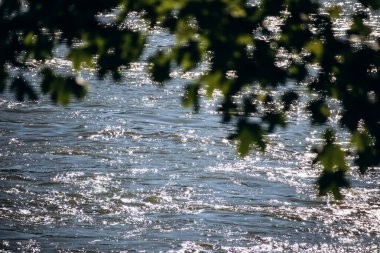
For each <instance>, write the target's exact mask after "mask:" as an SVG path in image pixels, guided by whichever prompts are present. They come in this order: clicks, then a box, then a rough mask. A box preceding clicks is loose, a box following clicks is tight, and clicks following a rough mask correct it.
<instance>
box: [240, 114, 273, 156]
mask: <svg viewBox="0 0 380 253" xmlns="http://www.w3.org/2000/svg"><path fill="white" fill-rule="evenodd" d="M234 139H237V140H238V145H237V149H238V153H239V155H240V156H246V155H247V154H248V153H249V151H250V150H251V148H252V147H253V146H255V147H257V148H258V149H259V150H261V151H264V150H265V147H266V141H265V138H264V130H263V129H262V128H261V126H260V125H259V124H256V123H248V122H245V121H241V122H240V123H239V125H238V129H237V134H236V135H235V136H234Z"/></svg>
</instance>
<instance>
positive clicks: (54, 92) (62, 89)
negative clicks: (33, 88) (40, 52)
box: [41, 69, 87, 105]
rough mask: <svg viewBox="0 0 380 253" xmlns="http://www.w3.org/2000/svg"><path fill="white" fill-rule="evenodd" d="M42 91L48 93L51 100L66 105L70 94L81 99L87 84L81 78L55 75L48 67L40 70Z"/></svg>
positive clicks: (85, 91)
mask: <svg viewBox="0 0 380 253" xmlns="http://www.w3.org/2000/svg"><path fill="white" fill-rule="evenodd" d="M41 75H42V83H41V88H42V92H43V93H45V94H46V93H48V94H50V96H51V99H52V101H53V102H55V103H58V104H60V105H67V104H68V103H69V102H70V98H71V96H74V97H75V98H77V99H82V98H84V96H85V95H86V93H87V85H86V83H85V82H84V81H83V80H80V79H78V78H74V77H72V76H57V75H55V74H54V73H53V72H52V71H51V70H50V69H44V70H42V71H41Z"/></svg>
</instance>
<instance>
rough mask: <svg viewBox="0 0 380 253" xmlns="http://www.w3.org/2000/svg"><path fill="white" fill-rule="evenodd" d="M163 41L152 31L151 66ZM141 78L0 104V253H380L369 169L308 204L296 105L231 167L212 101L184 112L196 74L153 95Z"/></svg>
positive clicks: (375, 192)
mask: <svg viewBox="0 0 380 253" xmlns="http://www.w3.org/2000/svg"><path fill="white" fill-rule="evenodd" d="M172 42H173V38H172V37H171V36H169V35H168V34H166V33H165V32H163V31H160V30H157V31H155V32H153V33H152V36H151V40H150V42H149V45H148V52H147V54H149V50H150V51H152V50H156V49H157V47H161V46H167V45H170V44H171V43H172ZM50 64H51V65H52V66H55V67H56V68H58V69H60V70H62V71H66V70H68V69H70V63H68V62H66V61H64V60H62V59H60V58H59V57H58V58H57V59H54V60H52V62H51V63H50ZM144 68H146V63H145V62H144V61H141V62H138V63H135V64H133V66H132V68H131V69H130V70H127V71H126V73H125V80H124V81H122V82H120V83H115V82H113V81H112V80H103V81H99V80H97V79H96V78H95V76H94V74H93V73H91V72H88V71H87V72H86V71H84V72H83V73H82V75H83V77H84V78H85V79H86V80H89V82H90V83H91V89H90V93H89V95H88V98H86V99H85V100H84V101H82V102H73V103H71V104H70V105H69V106H67V107H59V106H54V105H52V104H51V102H50V101H49V100H48V99H47V98H46V99H42V100H41V101H39V102H24V103H18V102H14V101H13V100H12V98H11V97H7V96H2V97H1V98H0V252H379V251H380V204H379V196H380V195H379V191H380V174H379V170H378V169H375V170H374V171H373V172H371V173H369V174H368V175H366V176H364V177H360V176H359V175H358V173H357V172H356V171H353V172H352V175H351V181H352V188H351V189H349V190H346V191H345V192H344V194H345V196H346V198H345V200H344V201H342V202H340V203H335V202H332V201H331V199H329V198H319V197H317V194H316V190H315V188H314V182H315V180H316V177H317V176H318V170H317V169H315V168H312V167H311V160H312V158H313V154H312V153H311V152H310V148H311V147H312V146H313V145H315V144H316V143H319V142H320V139H319V138H320V129H315V128H311V127H310V125H309V122H308V115H307V114H306V113H305V112H304V111H303V110H302V109H301V106H300V107H299V108H294V109H293V111H292V113H291V115H290V120H291V124H290V126H289V127H288V128H286V129H279V130H278V131H277V132H276V133H275V134H273V135H271V136H269V138H270V139H271V141H272V142H271V144H270V145H269V148H268V151H267V152H266V153H265V154H263V153H257V152H252V153H251V155H249V156H248V157H247V158H244V159H241V158H239V157H238V156H237V154H236V150H235V144H234V143H233V142H231V141H229V140H227V138H226V137H227V136H228V134H229V133H231V132H232V131H233V126H231V125H225V124H222V123H220V115H218V114H216V113H215V105H216V103H217V100H218V94H215V98H214V99H210V100H205V101H203V102H202V110H201V112H200V113H199V114H194V113H193V112H192V111H191V109H187V108H183V107H181V106H180V101H181V94H182V92H183V87H184V85H185V84H186V83H187V82H188V80H189V79H191V78H192V77H193V76H196V75H198V74H199V73H197V72H193V73H186V74H181V73H173V76H174V77H175V78H174V79H173V81H171V82H170V83H168V84H167V85H166V86H163V87H158V86H156V85H154V84H152V82H151V81H150V79H149V77H148V76H147V75H146V74H144V71H143V70H144ZM28 78H30V79H32V80H33V79H35V80H36V79H37V78H38V77H37V75H36V73H35V72H33V71H31V73H30V76H28ZM340 137H341V139H342V140H344V137H345V136H344V133H342V136H340Z"/></svg>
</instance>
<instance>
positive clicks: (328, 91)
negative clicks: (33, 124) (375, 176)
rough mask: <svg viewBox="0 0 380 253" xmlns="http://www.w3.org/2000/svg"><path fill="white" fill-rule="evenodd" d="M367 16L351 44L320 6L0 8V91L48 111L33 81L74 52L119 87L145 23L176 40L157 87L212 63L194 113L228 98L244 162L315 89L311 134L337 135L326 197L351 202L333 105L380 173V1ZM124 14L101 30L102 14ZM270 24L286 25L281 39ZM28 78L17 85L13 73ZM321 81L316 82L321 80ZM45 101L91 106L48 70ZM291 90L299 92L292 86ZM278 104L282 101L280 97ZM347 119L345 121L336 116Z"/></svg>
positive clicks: (229, 1) (329, 156)
mask: <svg viewBox="0 0 380 253" xmlns="http://www.w3.org/2000/svg"><path fill="white" fill-rule="evenodd" d="M359 2H360V3H361V4H362V5H363V6H365V7H367V9H366V11H357V12H356V13H354V14H353V15H352V17H351V18H350V21H351V27H350V28H349V29H348V31H346V34H345V36H339V37H338V36H337V35H336V34H335V33H334V29H333V27H334V20H336V19H337V18H339V17H340V11H341V10H340V7H337V6H335V7H332V8H331V9H329V10H328V11H327V12H325V11H321V10H322V9H323V8H321V5H320V3H318V2H316V1H312V0H261V1H258V2H257V3H256V4H251V3H248V2H247V1H244V0H139V1H130V0H108V1H103V0H93V1H86V0H79V1H78V0H55V1H48V0H24V1H20V0H3V1H0V38H1V39H0V91H4V90H5V89H6V88H7V87H8V85H9V87H10V89H11V90H13V91H14V93H15V95H16V98H17V99H18V100H23V99H24V98H26V97H28V98H29V99H32V100H34V99H37V98H38V93H37V92H36V91H35V90H34V89H35V87H34V86H33V85H31V84H30V83H29V82H28V81H27V80H25V79H24V78H23V77H22V76H23V72H25V71H27V64H28V62H29V61H31V60H37V61H42V62H43V61H45V60H48V59H51V58H52V57H54V53H53V52H54V50H55V49H56V48H57V47H58V46H61V45H62V44H64V45H66V46H67V47H68V48H69V52H68V54H67V55H66V58H67V59H69V60H71V61H72V63H73V67H74V69H75V70H77V71H79V70H80V69H81V68H82V67H91V68H95V69H96V70H97V73H98V76H99V78H104V77H105V76H106V75H111V76H112V77H113V78H114V79H115V80H119V79H120V78H121V77H122V75H121V72H120V69H121V67H125V66H128V65H129V63H131V62H133V61H136V60H138V59H139V58H140V56H141V55H142V52H143V49H144V46H145V44H146V36H147V35H146V33H144V31H134V30H132V29H129V28H128V26H125V25H124V24H125V22H127V20H128V18H129V16H130V14H132V13H138V14H139V15H140V17H141V18H142V19H143V20H145V21H146V22H147V24H148V25H149V26H150V27H155V26H157V25H158V26H161V27H163V28H166V29H167V30H168V32H170V33H172V34H174V35H175V36H176V44H175V45H173V46H172V47H171V48H170V50H167V51H158V52H157V53H156V54H154V55H152V56H151V57H150V59H149V61H150V63H151V68H150V72H151V74H152V77H153V78H154V79H155V80H156V81H157V82H160V83H161V82H165V81H166V80H168V79H170V73H171V71H172V69H173V68H181V69H182V70H183V71H192V70H194V69H196V68H197V67H198V66H199V65H200V64H202V63H204V62H205V61H207V64H208V69H207V71H205V72H204V73H203V74H202V75H201V76H200V77H199V78H197V79H195V80H193V81H192V82H191V83H189V84H188V85H187V87H186V88H185V92H184V96H183V104H184V105H185V106H193V108H194V109H195V111H198V110H199V109H200V103H199V96H200V94H201V92H200V91H201V90H205V91H206V94H207V95H208V96H211V95H212V94H213V92H214V91H216V90H218V91H221V93H222V101H221V104H220V107H219V111H220V113H221V115H222V119H223V121H224V122H235V123H236V133H235V134H233V135H232V136H231V138H232V139H236V140H237V143H238V144H237V148H238V152H239V153H240V154H241V155H242V156H244V155H247V154H248V152H249V151H250V150H251V148H252V147H257V148H259V150H265V146H266V138H265V136H266V135H267V134H268V133H271V132H273V131H275V129H276V128H277V127H285V126H286V125H287V114H288V111H289V110H291V109H292V105H293V104H294V103H297V100H298V98H299V97H300V96H299V92H298V91H297V90H299V89H297V86H300V85H305V84H306V85H307V88H308V90H309V93H310V94H311V95H313V96H310V101H309V103H308V105H307V107H306V109H307V110H308V111H309V112H310V122H311V123H312V124H314V125H321V126H323V127H325V128H327V130H326V131H325V133H324V135H323V138H324V140H325V142H324V144H323V146H322V147H320V148H319V149H315V152H316V158H315V160H314V163H313V164H315V165H318V166H321V167H322V173H321V176H320V178H319V179H318V181H317V185H318V188H319V193H320V194H321V195H325V194H328V193H332V194H333V195H334V196H335V197H336V198H341V197H342V195H341V193H340V188H341V187H347V186H348V185H349V182H348V179H347V178H346V174H347V171H348V168H349V166H348V163H347V162H346V154H345V151H344V149H343V147H341V146H340V145H338V144H337V141H336V140H335V136H334V131H333V130H332V129H331V128H330V127H328V125H329V118H330V116H331V114H332V109H331V103H330V101H331V100H337V101H339V106H340V108H339V110H338V111H340V113H341V117H340V119H339V124H340V125H339V127H342V128H344V129H347V130H348V131H349V132H350V134H351V144H352V148H353V150H354V155H355V161H354V162H355V165H356V166H357V167H358V168H359V171H360V172H361V173H365V172H366V171H367V170H368V168H370V167H373V166H377V165H379V164H380V153H379V152H380V127H379V124H380V111H379V108H380V105H379V103H380V98H379V96H380V90H379V89H380V74H379V67H380V50H379V48H380V39H379V38H374V34H373V33H372V28H371V27H370V26H368V25H367V19H368V17H369V14H370V11H374V10H378V9H379V8H380V1H378V0H368V1H365V0H360V1H359ZM110 11H112V12H114V13H117V18H115V19H114V20H111V21H102V20H101V19H100V18H99V14H101V13H103V14H104V13H106V12H110ZM271 20H280V21H281V22H280V26H279V27H278V29H273V27H272V24H271ZM12 68H17V69H18V73H17V74H16V75H10V74H9V70H10V69H12ZM315 69H317V70H315ZM41 76H42V82H41V93H43V94H50V96H51V98H52V100H53V101H54V102H57V103H59V104H67V103H68V102H69V101H70V98H71V97H73V96H74V97H76V98H79V99H80V98H83V97H84V96H85V87H86V86H85V85H83V83H81V82H80V81H78V79H77V78H75V77H74V76H70V75H69V74H67V75H66V76H61V75H59V74H56V73H54V70H52V69H48V68H44V69H43V70H41ZM289 84H295V85H296V88H294V85H293V86H291V85H289ZM281 92H282V94H280V95H278V94H279V93H281ZM335 111H337V110H335Z"/></svg>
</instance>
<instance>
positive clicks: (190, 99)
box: [182, 83, 200, 112]
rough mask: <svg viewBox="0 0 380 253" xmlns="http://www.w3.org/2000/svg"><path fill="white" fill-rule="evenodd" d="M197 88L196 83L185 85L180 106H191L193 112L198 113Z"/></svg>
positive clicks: (198, 86)
mask: <svg viewBox="0 0 380 253" xmlns="http://www.w3.org/2000/svg"><path fill="white" fill-rule="evenodd" d="M199 88H200V85H199V84H198V83H194V84H189V85H187V86H186V88H185V92H184V96H183V99H182V104H183V105H184V106H187V107H190V106H192V107H193V108H194V111H195V112H198V111H199V95H198V92H199Z"/></svg>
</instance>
